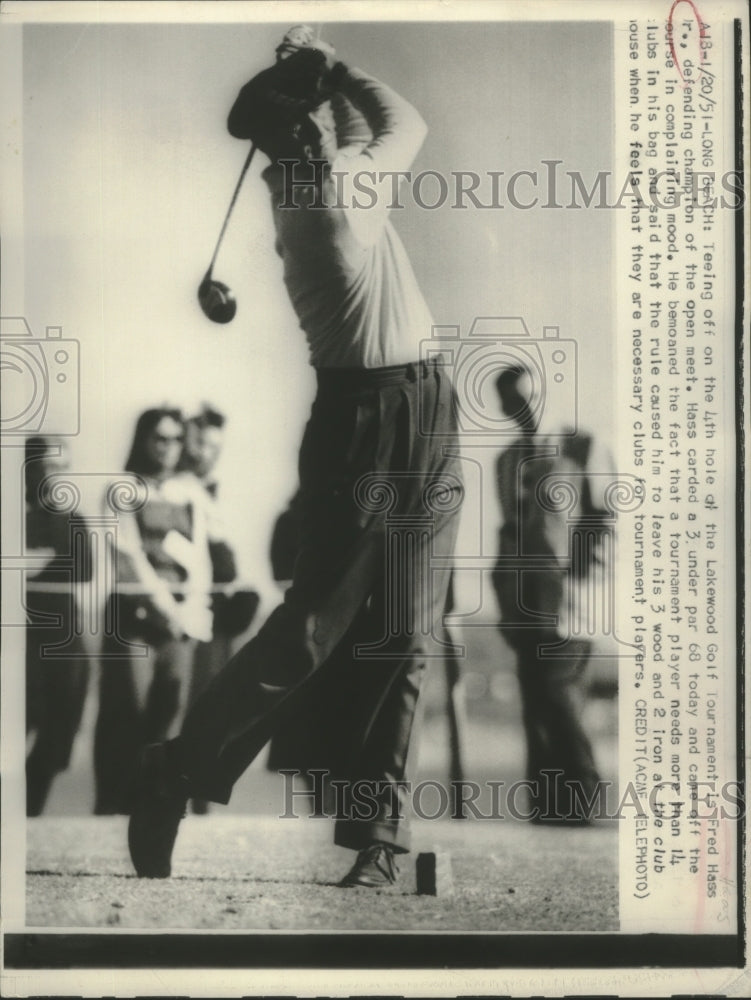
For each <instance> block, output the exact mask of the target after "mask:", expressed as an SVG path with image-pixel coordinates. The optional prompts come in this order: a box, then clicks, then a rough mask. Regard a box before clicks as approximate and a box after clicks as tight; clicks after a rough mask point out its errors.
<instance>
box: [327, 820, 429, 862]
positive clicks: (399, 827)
mask: <svg viewBox="0 0 751 1000" xmlns="http://www.w3.org/2000/svg"><path fill="white" fill-rule="evenodd" d="M376 840H378V841H381V842H382V843H384V844H388V845H389V846H390V847H392V848H393V849H394V851H396V853H397V854H406V853H407V852H408V851H409V850H410V845H411V837H410V832H409V829H408V827H407V824H406V823H405V822H404V821H402V822H401V823H395V822H389V821H388V820H370V821H362V820H352V819H347V820H338V821H337V823H336V826H335V828H334V843H335V844H336V845H337V847H348V848H350V850H353V851H361V850H362V849H363V848H364V847H368V845H370V844H372V843H373V842H374V841H376Z"/></svg>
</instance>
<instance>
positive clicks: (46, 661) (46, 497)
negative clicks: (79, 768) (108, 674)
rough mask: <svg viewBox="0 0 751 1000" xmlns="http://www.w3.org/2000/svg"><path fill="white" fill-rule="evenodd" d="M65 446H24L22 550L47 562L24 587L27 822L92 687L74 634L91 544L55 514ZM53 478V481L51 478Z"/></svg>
mask: <svg viewBox="0 0 751 1000" xmlns="http://www.w3.org/2000/svg"><path fill="white" fill-rule="evenodd" d="M69 469H70V458H69V454H68V446H67V444H66V443H65V441H63V440H62V439H60V438H53V437H41V436H40V437H32V438H29V439H28V440H27V441H26V453H25V465H24V474H25V486H26V549H27V551H28V552H29V553H31V554H33V555H34V556H36V557H37V558H40V557H45V556H46V557H48V558H49V561H48V562H47V564H46V565H45V566H44V568H43V569H41V570H40V571H39V572H38V573H36V574H35V575H34V576H33V577H31V578H30V579H29V581H28V584H27V589H28V590H29V593H28V594H27V612H28V615H29V624H28V626H27V629H26V732H27V735H28V736H29V737H33V741H32V743H31V747H30V749H29V753H28V756H27V758H26V815H27V816H38V815H39V814H40V813H41V812H42V811H43V810H44V807H45V805H46V803H47V798H48V795H49V792H50V789H51V787H52V783H53V781H54V779H55V777H56V775H57V774H59V773H60V772H61V771H65V770H66V769H67V767H68V765H69V763H70V756H71V751H72V749H73V743H74V740H75V737H76V734H77V732H78V728H79V726H80V724H81V717H82V715H83V709H84V704H85V701H86V694H87V690H88V684H89V663H90V660H91V659H92V656H93V650H91V649H87V647H86V645H85V643H84V639H83V637H82V634H81V629H80V628H79V627H78V619H79V616H80V613H81V609H80V607H79V600H78V596H77V593H76V589H77V585H80V584H81V583H83V582H85V581H88V580H90V579H91V574H92V563H91V539H90V535H89V531H88V528H87V525H86V522H85V520H84V519H83V518H82V517H80V515H76V516H72V515H71V514H70V513H69V512H68V511H62V510H59V509H56V505H55V502H54V500H55V492H56V491H55V488H54V487H55V485H56V483H57V484H58V485H59V486H62V487H63V488H65V486H66V480H65V473H67V472H68V471H69ZM52 477H54V478H52Z"/></svg>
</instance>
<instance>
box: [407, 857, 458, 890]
mask: <svg viewBox="0 0 751 1000" xmlns="http://www.w3.org/2000/svg"><path fill="white" fill-rule="evenodd" d="M415 875H416V883H417V895H418V896H450V895H452V893H453V891H454V880H453V877H452V873H451V855H450V854H449V853H448V852H447V851H441V852H438V851H426V852H425V853H423V854H418V855H417V860H416V862H415Z"/></svg>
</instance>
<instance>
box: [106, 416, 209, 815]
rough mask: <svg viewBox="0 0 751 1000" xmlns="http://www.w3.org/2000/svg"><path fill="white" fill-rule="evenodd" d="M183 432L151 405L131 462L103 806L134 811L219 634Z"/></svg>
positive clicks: (111, 642) (115, 605)
mask: <svg viewBox="0 0 751 1000" xmlns="http://www.w3.org/2000/svg"><path fill="white" fill-rule="evenodd" d="M184 434H185V428H184V423H183V417H182V414H181V413H180V411H179V410H176V409H170V408H168V407H161V408H158V409H151V410H147V411H146V412H145V413H143V414H141V416H140V417H139V419H138V422H137V424H136V429H135V434H134V438H133V445H132V447H131V450H130V455H129V457H128V460H127V462H126V466H125V469H126V471H127V472H130V473H133V474H135V475H136V476H139V477H140V478H141V479H142V480H143V482H144V484H145V486H146V500H145V503H144V504H143V506H142V507H141V508H140V509H139V510H137V511H136V512H135V513H132V514H121V515H120V518H119V523H118V534H117V551H116V553H115V557H116V584H115V590H114V593H113V594H112V595H111V597H110V619H111V620H112V621H114V622H115V623H116V628H115V629H110V630H109V632H108V633H107V634H106V635H105V638H104V641H103V644H102V667H101V673H100V683H99V715H98V718H97V723H96V730H95V736H94V772H95V780H96V802H95V807H94V811H95V812H96V813H97V814H98V815H103V814H111V813H127V812H128V811H129V809H130V807H131V794H132V785H133V779H134V772H135V769H136V767H137V764H138V758H139V753H140V750H141V748H142V747H143V746H144V745H145V744H147V743H150V742H152V741H154V740H159V739H166V738H168V737H169V736H170V735H172V734H173V733H174V732H175V731H176V729H177V727H179V725H180V722H181V720H182V718H183V715H184V712H185V709H186V707H187V696H188V687H189V683H190V674H191V663H192V660H193V653H194V649H195V644H196V640H203V641H208V640H209V639H210V638H211V612H210V609H209V589H210V586H211V576H212V573H211V559H210V553H209V531H210V512H209V510H208V503H207V494H206V491H205V490H204V488H203V487H202V486H201V484H200V483H199V482H198V480H197V479H196V477H195V476H194V475H193V474H192V473H190V472H178V471H177V465H178V461H179V459H180V455H181V452H182V447H183V440H184ZM123 640H126V642H129V643H133V644H136V643H145V644H146V646H147V649H146V652H145V655H144V653H143V652H142V650H139V649H138V646H136V645H134V646H133V648H132V650H131V652H130V654H128V653H123V647H122V642H123ZM139 654H140V655H139Z"/></svg>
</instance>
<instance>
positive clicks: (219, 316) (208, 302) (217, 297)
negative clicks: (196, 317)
mask: <svg viewBox="0 0 751 1000" xmlns="http://www.w3.org/2000/svg"><path fill="white" fill-rule="evenodd" d="M198 302H199V304H200V306H201V309H202V310H203V313H204V315H205V316H207V317H208V318H209V319H210V320H211V322H212V323H229V322H230V321H231V320H232V319H234V316H235V313H236V312H237V302H236V301H235V296H234V295H233V294H232V290H231V289H230V288H229V287H228V286H227V285H225V284H224V282H223V281H217V280H216V279H215V278H211V277H210V276H209V275H208V274H207V275H206V276H205V277H204V279H203V281H202V282H201V284H200V285H199V287H198Z"/></svg>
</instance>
